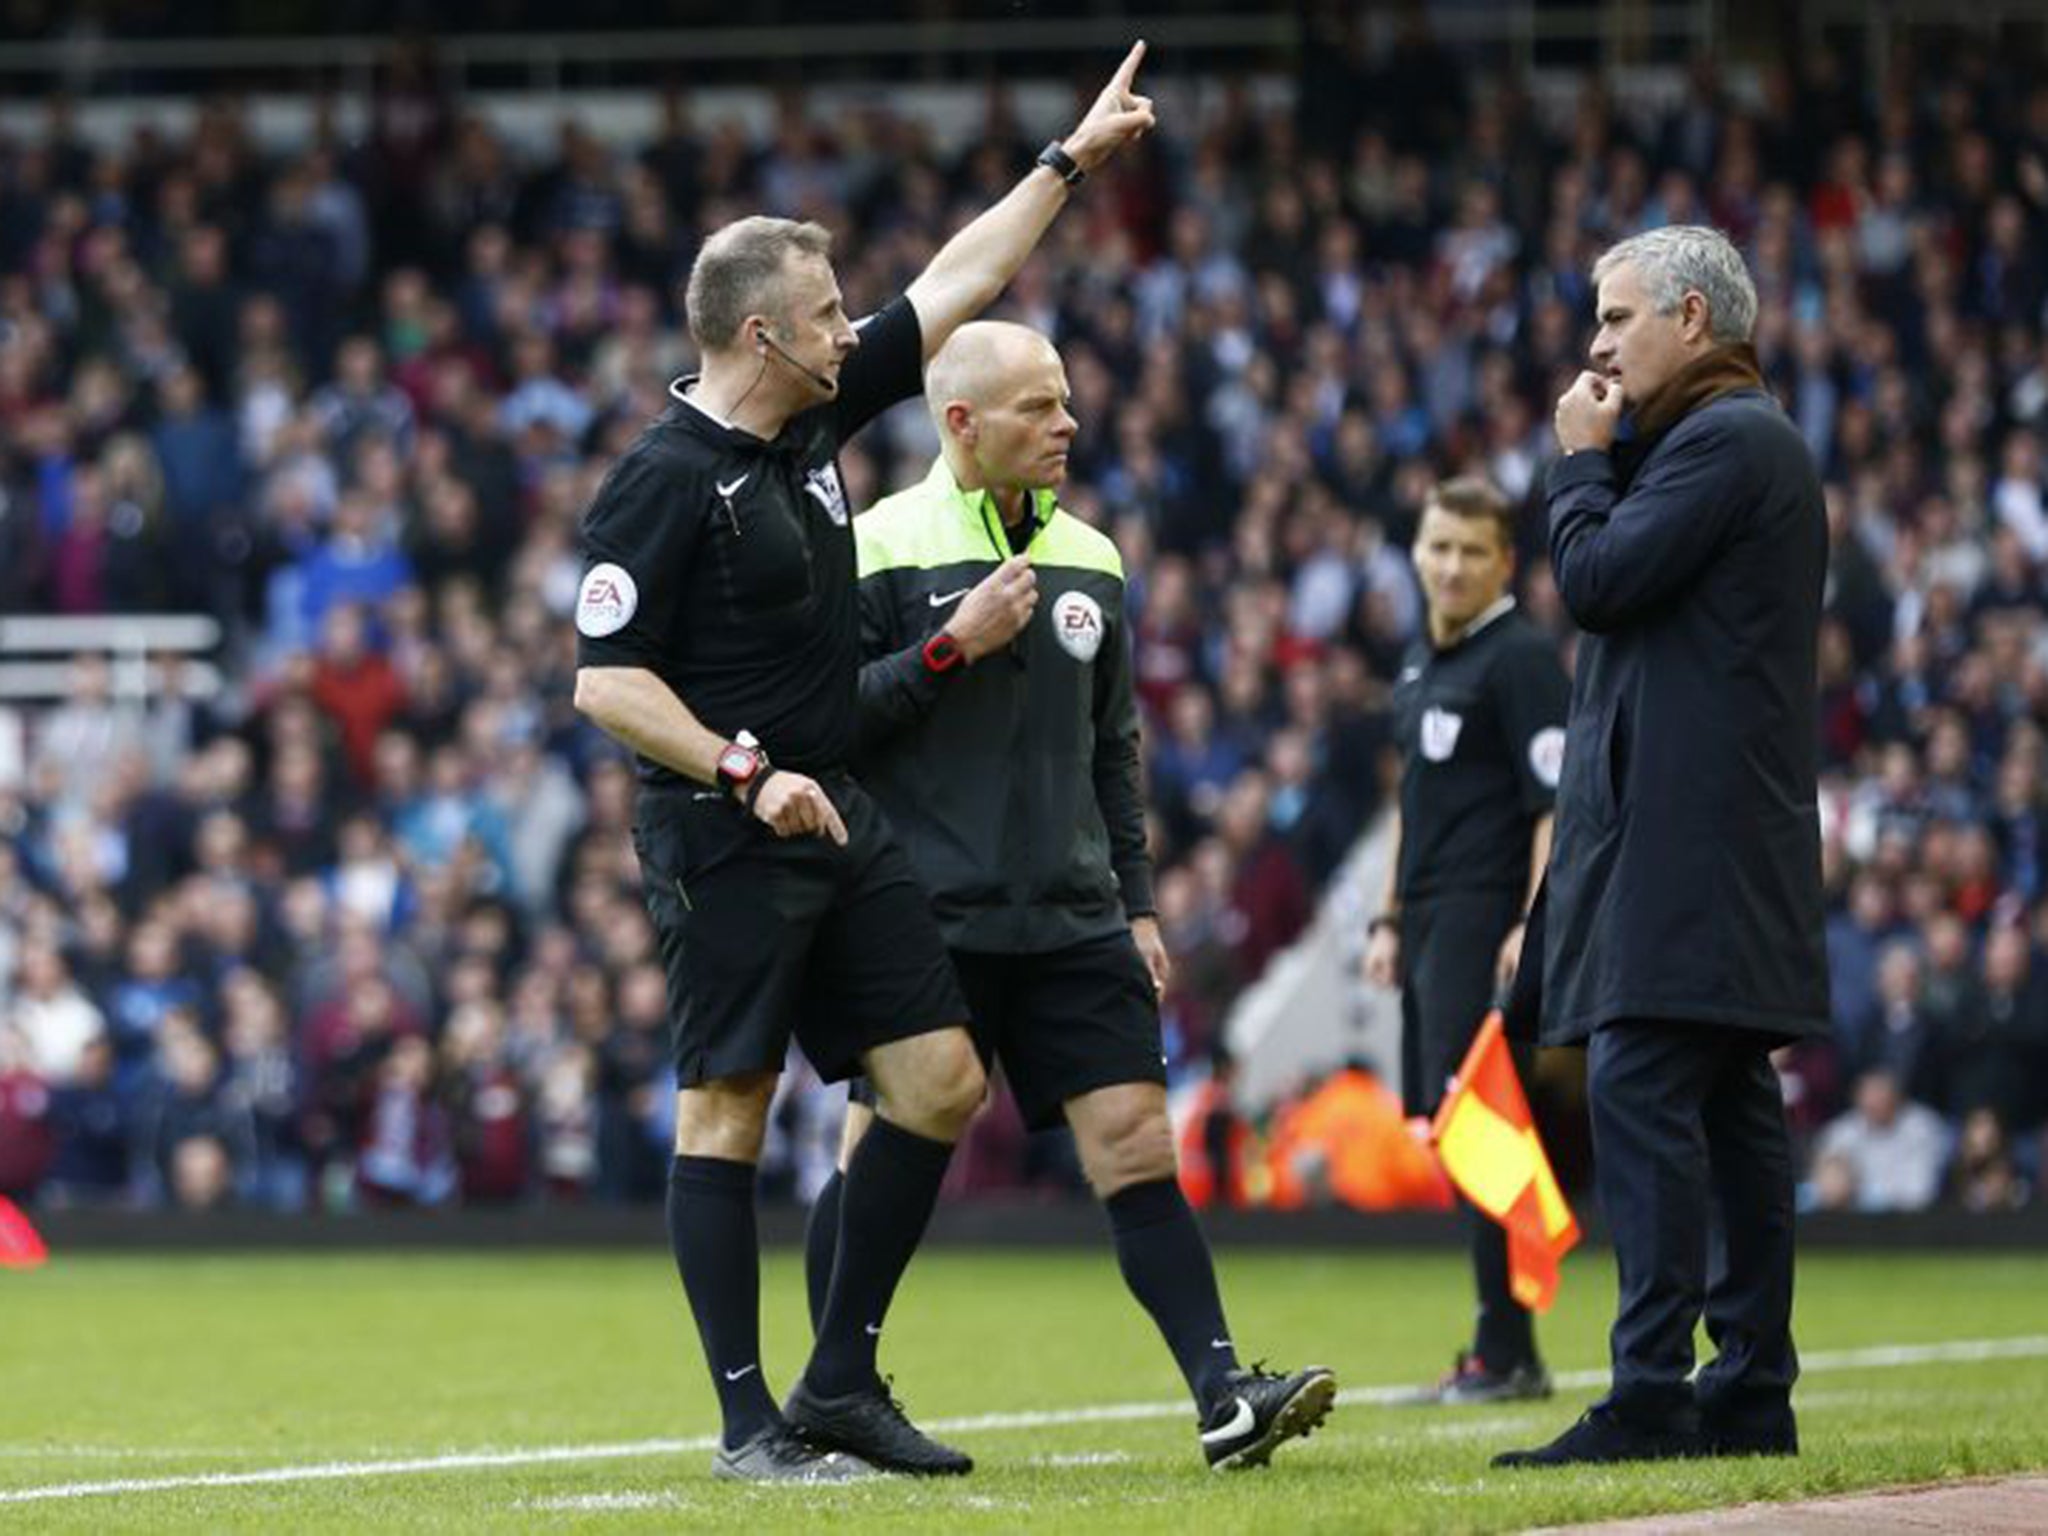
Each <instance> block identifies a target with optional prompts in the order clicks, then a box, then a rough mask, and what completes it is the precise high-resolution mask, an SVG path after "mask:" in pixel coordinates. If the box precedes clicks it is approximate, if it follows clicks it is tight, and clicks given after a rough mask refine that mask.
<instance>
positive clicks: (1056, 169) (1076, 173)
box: [1038, 139, 1088, 187]
mask: <svg viewBox="0 0 2048 1536" xmlns="http://www.w3.org/2000/svg"><path fill="white" fill-rule="evenodd" d="M1038 163H1039V164H1040V165H1042V166H1044V167H1045V168H1046V169H1047V170H1049V171H1051V172H1052V173H1053V175H1055V176H1057V177H1059V179H1060V180H1061V181H1064V182H1065V183H1066V184H1067V185H1068V186H1070V187H1078V186H1079V185H1081V183H1082V182H1084V181H1086V180H1087V179H1088V173H1087V172H1086V171H1084V170H1082V169H1081V167H1080V165H1079V164H1078V163H1077V162H1076V161H1075V159H1074V157H1073V156H1072V155H1070V154H1068V153H1067V152H1066V150H1065V149H1064V148H1063V147H1062V146H1061V144H1060V141H1059V140H1058V139H1054V140H1053V141H1052V142H1051V143H1050V144H1048V145H1046V146H1045V148H1043V149H1041V150H1040V151H1039V152H1038Z"/></svg>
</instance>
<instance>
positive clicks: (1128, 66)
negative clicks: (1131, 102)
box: [1109, 37, 1145, 91]
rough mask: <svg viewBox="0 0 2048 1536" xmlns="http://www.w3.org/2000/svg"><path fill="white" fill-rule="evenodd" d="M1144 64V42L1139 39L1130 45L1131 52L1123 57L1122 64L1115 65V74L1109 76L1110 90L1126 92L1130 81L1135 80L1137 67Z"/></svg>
mask: <svg viewBox="0 0 2048 1536" xmlns="http://www.w3.org/2000/svg"><path fill="white" fill-rule="evenodd" d="M1144 62H1145V40H1144V39H1143V38H1142V37H1141V38H1139V39H1138V40H1137V42H1135V43H1133V44H1132V45H1131V51H1130V52H1129V53H1127V54H1125V55H1124V61H1123V63H1121V64H1119V65H1117V67H1116V73H1115V74H1114V75H1112V76H1110V80H1109V85H1110V89H1111V90H1116V91H1128V90H1129V89H1130V88H1131V81H1133V80H1134V79H1136V78H1137V75H1138V66H1139V65H1140V64H1142V63H1144Z"/></svg>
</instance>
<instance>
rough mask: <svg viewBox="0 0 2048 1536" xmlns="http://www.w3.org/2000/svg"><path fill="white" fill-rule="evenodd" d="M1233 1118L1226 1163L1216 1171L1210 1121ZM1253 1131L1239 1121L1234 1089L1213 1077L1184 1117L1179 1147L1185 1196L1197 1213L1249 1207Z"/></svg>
mask: <svg viewBox="0 0 2048 1536" xmlns="http://www.w3.org/2000/svg"><path fill="white" fill-rule="evenodd" d="M1219 1114H1220V1115H1228V1116H1229V1117H1230V1133H1229V1135H1228V1137H1227V1138H1226V1139H1225V1145H1224V1149H1223V1150H1224V1163H1223V1166H1222V1167H1221V1168H1218V1167H1215V1166H1214V1163H1213V1160H1212V1159H1211V1158H1210V1156H1209V1121H1210V1119H1211V1117H1213V1116H1215V1115H1219ZM1250 1142H1251V1131H1250V1129H1249V1127H1247V1126H1246V1125H1245V1123H1244V1121H1243V1120H1241V1119H1239V1118H1238V1117H1237V1115H1236V1113H1235V1112H1234V1110H1233V1108H1232V1106H1231V1102H1230V1089H1229V1088H1228V1087H1227V1086H1226V1085H1225V1084H1223V1083H1219V1082H1218V1081H1217V1080H1216V1079H1215V1078H1213V1077H1211V1078H1208V1079H1206V1080H1205V1081H1203V1082H1202V1083H1201V1084H1200V1085H1199V1086H1197V1087H1196V1089H1195V1091H1194V1095H1193V1098H1192V1102H1191V1103H1190V1104H1189V1106H1188V1109H1187V1112H1186V1113H1185V1114H1184V1115H1183V1116H1182V1117H1181V1121H1180V1135H1179V1138H1178V1143H1179V1144H1178V1146H1177V1148H1176V1150H1177V1152H1178V1153H1179V1163H1180V1188H1181V1193H1182V1194H1184V1195H1185V1196H1187V1202H1188V1204H1189V1205H1191V1206H1193V1207H1194V1208H1195V1209H1196V1210H1198V1211H1199V1210H1202V1209H1204V1208H1206V1207H1208V1206H1211V1205H1223V1206H1233V1207H1235V1206H1240V1205H1243V1204H1244V1203H1245V1191H1244V1160H1245V1152H1246V1148H1247V1147H1248V1146H1249V1145H1250Z"/></svg>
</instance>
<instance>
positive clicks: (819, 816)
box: [754, 768, 846, 848]
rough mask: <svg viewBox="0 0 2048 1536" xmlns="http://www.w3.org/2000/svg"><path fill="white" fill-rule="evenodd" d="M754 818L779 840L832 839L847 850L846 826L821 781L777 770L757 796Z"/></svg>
mask: <svg viewBox="0 0 2048 1536" xmlns="http://www.w3.org/2000/svg"><path fill="white" fill-rule="evenodd" d="M754 814H755V815H756V816H757V817H759V818H760V819H761V820H762V821H765V822H767V823H768V827H769V830H770V831H772V832H773V833H774V834H775V835H776V836H777V837H829V838H831V839H832V841H833V842H835V843H837V844H839V846H840V847H842V848H844V847H845V846H846V823H845V822H843V821H841V820H840V819H839V808H838V807H837V806H835V805H833V803H832V797H831V796H830V795H828V794H826V793H825V791H824V790H823V789H821V788H820V787H819V785H818V781H817V780H816V779H813V778H809V777H807V776H805V775H804V774H801V773H791V772H790V771H789V770H788V769H787V768H777V769H776V770H775V771H774V772H772V773H770V774H769V775H768V782H767V783H765V784H763V785H762V786H761V792H760V793H759V794H757V795H755V796H754Z"/></svg>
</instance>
